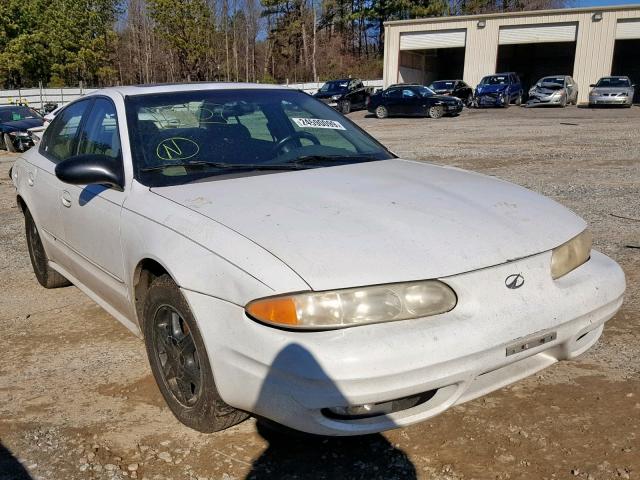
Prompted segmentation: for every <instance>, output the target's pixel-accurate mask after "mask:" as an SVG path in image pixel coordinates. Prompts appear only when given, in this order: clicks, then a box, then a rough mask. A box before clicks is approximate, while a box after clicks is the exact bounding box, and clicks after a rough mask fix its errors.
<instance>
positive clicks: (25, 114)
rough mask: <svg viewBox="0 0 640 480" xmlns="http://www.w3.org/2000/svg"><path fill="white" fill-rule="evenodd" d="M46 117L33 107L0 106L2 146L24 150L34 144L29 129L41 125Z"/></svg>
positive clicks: (14, 149)
mask: <svg viewBox="0 0 640 480" xmlns="http://www.w3.org/2000/svg"><path fill="white" fill-rule="evenodd" d="M43 124H44V119H43V118H42V117H41V116H40V114H39V113H38V112H36V111H35V110H34V109H33V108H29V107H25V106H23V105H3V106H0V148H4V149H5V150H8V151H10V152H24V151H25V150H28V149H29V148H31V147H32V146H33V139H32V138H31V136H30V135H29V132H28V131H27V130H28V129H30V128H34V127H41V126H42V125H43Z"/></svg>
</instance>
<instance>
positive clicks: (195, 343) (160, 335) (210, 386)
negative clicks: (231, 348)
mask: <svg viewBox="0 0 640 480" xmlns="http://www.w3.org/2000/svg"><path fill="white" fill-rule="evenodd" d="M143 322H144V323H143V328H144V338H145V345H146V347H147V355H148V356H149V363H150V365H151V371H152V372H153V376H154V377H155V380H156V382H157V384H158V387H159V388H160V392H161V393H162V396H163V397H164V399H165V401H166V402H167V405H168V406H169V408H170V409H171V411H172V412H173V414H174V415H175V416H176V418H177V419H178V420H180V421H181V422H182V423H184V424H185V425H186V426H188V427H190V428H193V429H195V430H198V431H199V432H204V433H210V432H217V431H219V430H224V429H225V428H229V427H231V426H232V425H235V424H236V423H239V422H241V421H242V420H244V419H245V418H247V417H248V414H246V413H245V412H242V411H240V410H237V409H235V408H233V407H231V406H229V405H227V404H226V403H225V402H224V401H223V400H222V398H221V397H220V394H219V393H218V390H217V388H216V385H215V382H214V379H213V372H212V371H211V366H210V365H209V360H208V358H207V352H206V349H205V346H204V342H203V340H202V336H201V334H200V330H199V329H198V325H197V323H196V321H195V318H194V317H193V315H192V313H191V310H190V309H189V306H188V305H187V302H186V300H185V299H184V297H183V296H182V294H181V293H180V289H179V288H178V287H177V286H176V284H175V283H174V282H173V280H172V279H171V277H169V276H168V275H163V276H161V277H158V278H157V279H156V280H154V281H153V283H152V284H151V287H150V288H149V291H148V292H147V296H146V298H145V302H144V310H143Z"/></svg>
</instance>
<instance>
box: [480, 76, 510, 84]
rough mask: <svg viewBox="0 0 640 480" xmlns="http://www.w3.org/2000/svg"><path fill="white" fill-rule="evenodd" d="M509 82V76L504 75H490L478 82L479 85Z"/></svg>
mask: <svg viewBox="0 0 640 480" xmlns="http://www.w3.org/2000/svg"><path fill="white" fill-rule="evenodd" d="M508 83H509V78H508V77H507V76H506V75H491V76H489V77H484V78H483V79H482V81H481V82H480V85H506V84H508Z"/></svg>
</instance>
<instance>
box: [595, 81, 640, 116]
mask: <svg viewBox="0 0 640 480" xmlns="http://www.w3.org/2000/svg"><path fill="white" fill-rule="evenodd" d="M591 87H592V90H591V91H590V92H589V106H590V107H591V106H595V105H622V106H623V107H627V108H629V107H631V105H632V104H633V94H634V92H635V87H636V86H635V85H633V84H632V83H631V79H630V78H629V77H602V78H601V79H600V80H598V83H596V84H595V85H591Z"/></svg>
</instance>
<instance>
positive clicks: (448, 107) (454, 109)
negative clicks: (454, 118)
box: [443, 100, 464, 115]
mask: <svg viewBox="0 0 640 480" xmlns="http://www.w3.org/2000/svg"><path fill="white" fill-rule="evenodd" d="M443 105H444V111H445V113H446V114H448V115H456V114H458V113H460V112H462V108H463V106H464V105H463V103H462V101H460V100H459V101H457V102H455V103H445V104H443Z"/></svg>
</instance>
